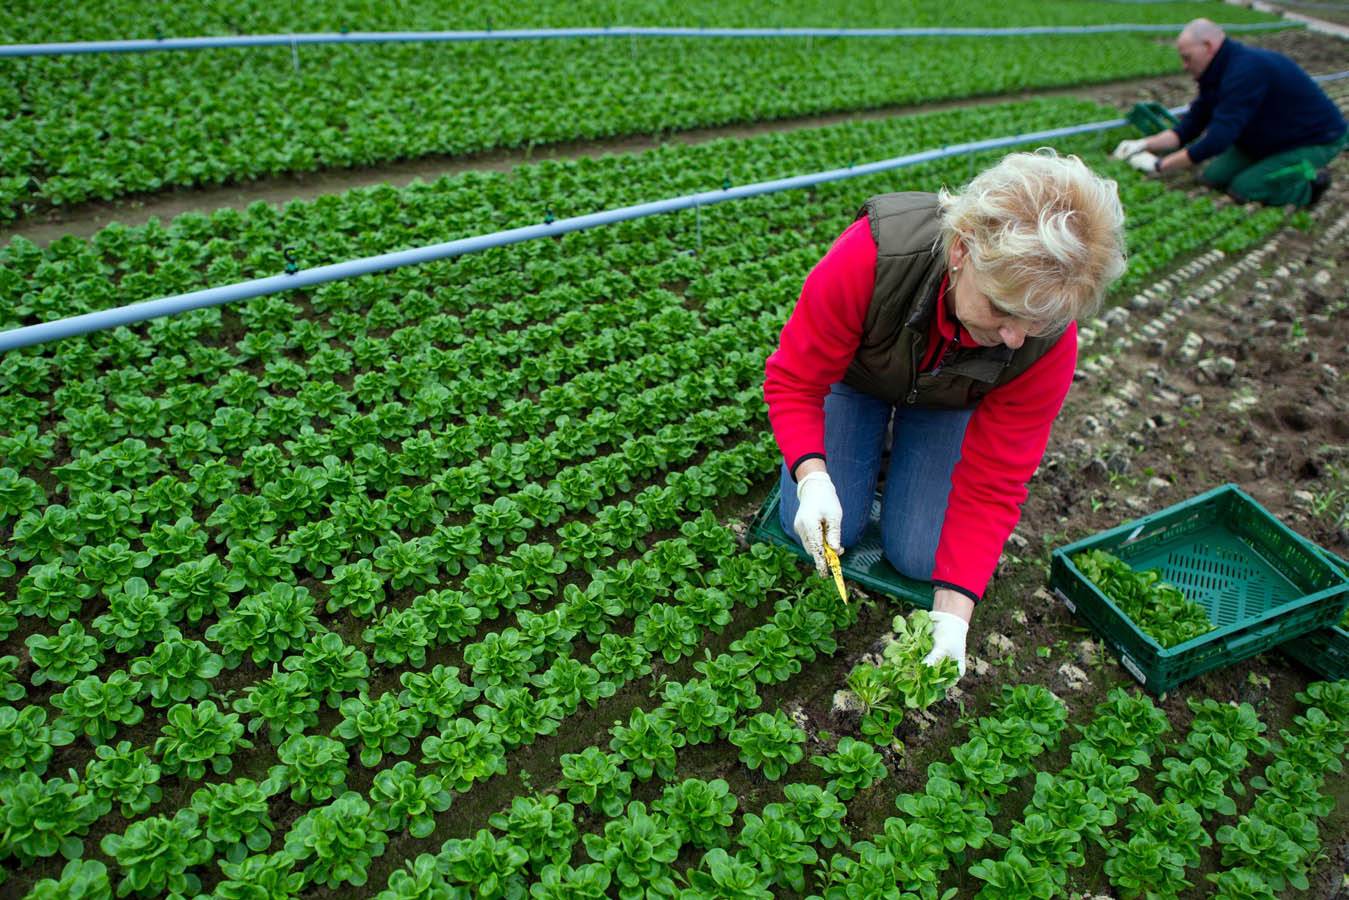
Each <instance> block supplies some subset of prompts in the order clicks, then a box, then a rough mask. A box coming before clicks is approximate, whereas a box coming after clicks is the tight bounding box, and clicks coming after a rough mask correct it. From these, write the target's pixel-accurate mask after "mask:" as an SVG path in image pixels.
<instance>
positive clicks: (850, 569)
mask: <svg viewBox="0 0 1349 900" xmlns="http://www.w3.org/2000/svg"><path fill="white" fill-rule="evenodd" d="M781 489H782V488H781V485H779V486H778V487H775V488H773V493H772V494H770V495H769V497H768V499H767V500H766V501H764V505H763V508H761V509H760V510H759V514H758V515H757V516H755V517H754V524H753V525H751V526H750V530H749V536H750V539H751V540H755V541H766V542H768V543H772V544H777V545H778V546H780V547H786V548H787V549H788V550H790V551H792V552H793V553H795V554H796V555H797V556H799V557H801V558H802V559H804V560H807V561H810V554H809V553H807V552H806V551H805V549H803V548H802V546H801V545H800V544H798V543H797V542H796V541H795V540H793V539H792V538H790V537H788V536H787V532H785V531H783V530H782V517H781V515H780V514H779V501H780V500H781V498H780V497H779V496H778V494H779V491H781ZM880 509H881V501H880V496H879V495H877V497H876V499H875V500H873V501H872V503H871V521H870V522H869V523H868V524H867V527H866V528H864V529H863V530H862V539H861V541H859V542H858V543H857V545H856V546H854V547H851V548H849V549H848V552H847V553H845V554H843V555H842V556H841V557H839V562H841V563H842V565H843V577H844V578H846V579H848V580H849V581H855V582H857V583H858V584H860V585H864V586H865V587H868V588H871V589H872V590H874V591H880V592H881V593H882V594H889V595H890V596H892V597H899V598H901V599H903V600H907V601H909V602H910V603H912V604H914V605H915V606H921V607H922V608H923V609H931V608H932V582H930V581H915V580H914V579H912V578H905V577H904V576H903V575H901V574H899V573H898V572H896V571H895V568H894V567H893V566H891V565H890V563H888V562H886V560H885V554H884V553H883V552H882V550H881V529H880V525H879V524H878V522H877V518H878V516H879V515H880ZM811 565H812V566H814V563H813V562H811Z"/></svg>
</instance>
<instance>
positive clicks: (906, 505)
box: [781, 382, 974, 581]
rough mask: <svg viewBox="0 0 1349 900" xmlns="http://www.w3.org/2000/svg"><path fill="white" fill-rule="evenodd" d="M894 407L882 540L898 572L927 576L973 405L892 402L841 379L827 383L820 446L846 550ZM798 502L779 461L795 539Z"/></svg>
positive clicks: (863, 519)
mask: <svg viewBox="0 0 1349 900" xmlns="http://www.w3.org/2000/svg"><path fill="white" fill-rule="evenodd" d="M892 412H893V413H894V442H893V446H892V448H891V451H890V468H889V469H888V470H887V471H886V473H885V494H884V496H883V497H882V498H881V516H880V526H881V545H882V549H883V552H884V553H885V558H886V559H887V560H888V561H889V562H890V565H892V566H894V567H895V569H897V570H898V571H899V573H900V574H901V575H904V576H906V577H908V578H915V579H918V580H920V581H928V580H930V579H931V578H932V566H933V561H934V560H935V559H936V556H937V541H938V539H939V538H940V537H941V528H942V522H943V521H944V520H945V519H946V502H947V498H948V497H949V495H950V493H951V470H952V469H954V468H955V465H956V462H957V461H958V460H959V459H960V446H961V443H962V442H963V441H964V439H965V428H966V426H967V425H969V421H970V416H971V415H973V413H974V410H972V409H918V408H915V407H912V406H904V405H899V406H891V405H890V404H889V403H886V402H885V401H884V400H880V399H878V398H876V397H873V396H871V395H870V394H864V393H862V392H861V391H857V390H854V389H853V388H850V387H848V386H847V385H846V384H843V383H842V382H839V383H838V384H835V385H834V386H833V387H831V388H830V389H829V394H828V396H826V397H825V398H824V452H825V456H826V458H827V463H828V466H829V477H830V478H831V479H832V480H833V482H834V489H835V490H836V491H838V500H839V504H840V505H841V506H842V507H843V528H842V539H843V546H844V548H845V549H846V548H848V547H851V546H853V545H854V544H856V543H857V541H858V539H859V538H861V536H862V531H863V529H865V528H866V525H867V522H868V520H869V519H870V516H871V504H872V498H873V497H874V496H875V494H876V479H877V477H878V475H879V474H880V468H881V452H882V450H883V449H884V447H885V430H886V428H887V427H888V426H889V424H890V414H891V413H892ZM799 506H800V503H799V502H798V501H797V499H796V482H794V481H793V480H792V476H791V473H790V472H788V471H787V464H786V463H785V462H784V463H783V465H782V504H781V513H782V528H783V530H784V531H786V532H787V534H788V535H789V536H790V537H791V538H792V540H799V539H798V538H797V536H796V529H795V528H794V527H793V524H792V523H793V522H794V520H795V519H796V510H797V508H798V507H799Z"/></svg>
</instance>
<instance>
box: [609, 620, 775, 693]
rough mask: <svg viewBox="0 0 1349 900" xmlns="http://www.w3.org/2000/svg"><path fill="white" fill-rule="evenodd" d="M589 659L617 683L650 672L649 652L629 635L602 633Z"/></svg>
mask: <svg viewBox="0 0 1349 900" xmlns="http://www.w3.org/2000/svg"><path fill="white" fill-rule="evenodd" d="M590 659H591V662H593V663H594V664H595V668H596V669H598V670H599V671H601V672H603V673H605V674H606V675H612V676H613V679H614V681H615V682H617V683H619V684H626V683H627V682H629V681H632V680H633V679H635V678H641V677H642V676H643V675H647V674H649V673H650V672H651V654H650V653H648V652H647V650H646V648H645V647H644V646H643V645H642V642H641V641H640V640H638V639H637V638H635V637H632V636H630V635H621V634H612V633H610V634H606V635H604V637H602V638H600V646H599V649H597V650H596V651H595V653H594V655H593V656H591V658H590ZM751 689H752V688H751Z"/></svg>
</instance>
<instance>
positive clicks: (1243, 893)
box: [1204, 868, 1279, 900]
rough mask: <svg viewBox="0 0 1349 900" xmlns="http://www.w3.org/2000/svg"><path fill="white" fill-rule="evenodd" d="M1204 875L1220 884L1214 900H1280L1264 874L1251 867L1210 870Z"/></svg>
mask: <svg viewBox="0 0 1349 900" xmlns="http://www.w3.org/2000/svg"><path fill="white" fill-rule="evenodd" d="M1204 877H1205V878H1207V879H1208V880H1209V881H1211V882H1213V883H1214V884H1216V885H1217V886H1218V889H1217V890H1216V891H1215V892H1214V894H1213V897H1214V900H1278V897H1279V895H1278V894H1276V893H1274V888H1272V887H1271V886H1270V884H1269V882H1268V881H1266V880H1265V878H1264V876H1262V875H1261V874H1260V873H1259V872H1255V871H1253V870H1251V869H1244V868H1236V869H1228V870H1227V871H1226V872H1210V873H1209V874H1208V875H1205V876H1204Z"/></svg>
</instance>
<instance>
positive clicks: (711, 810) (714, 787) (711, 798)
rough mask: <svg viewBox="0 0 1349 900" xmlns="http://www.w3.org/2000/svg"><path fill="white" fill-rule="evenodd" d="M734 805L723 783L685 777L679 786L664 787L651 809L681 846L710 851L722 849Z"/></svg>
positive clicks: (721, 781) (726, 838) (732, 797)
mask: <svg viewBox="0 0 1349 900" xmlns="http://www.w3.org/2000/svg"><path fill="white" fill-rule="evenodd" d="M736 804H737V800H736V798H735V795H734V794H732V793H731V790H730V786H729V785H728V784H727V783H726V782H725V780H723V779H721V778H716V779H713V780H712V781H703V780H702V779H701V778H688V779H685V780H684V781H681V782H680V783H679V784H671V785H666V787H665V790H664V791H662V792H661V795H660V797H658V798H657V799H656V800H655V801H653V802H652V804H651V808H652V810H654V811H656V812H660V813H663V814H664V815H665V821H666V823H667V824H668V825H669V826H670V827H671V828H673V829H674V830H675V831H676V832H677V833H678V835H679V840H680V843H682V844H693V845H696V846H699V847H703V848H710V847H725V846H726V845H727V843H728V842H729V840H730V836H729V834H728V833H727V829H728V828H730V826H731V823H732V821H733V819H734V814H735V809H736Z"/></svg>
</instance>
